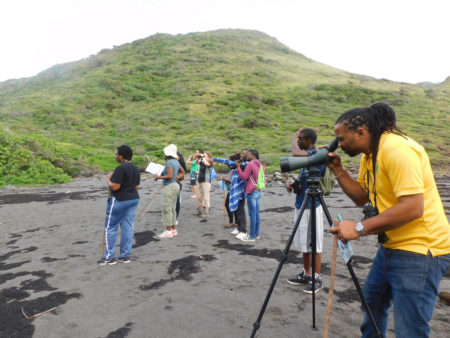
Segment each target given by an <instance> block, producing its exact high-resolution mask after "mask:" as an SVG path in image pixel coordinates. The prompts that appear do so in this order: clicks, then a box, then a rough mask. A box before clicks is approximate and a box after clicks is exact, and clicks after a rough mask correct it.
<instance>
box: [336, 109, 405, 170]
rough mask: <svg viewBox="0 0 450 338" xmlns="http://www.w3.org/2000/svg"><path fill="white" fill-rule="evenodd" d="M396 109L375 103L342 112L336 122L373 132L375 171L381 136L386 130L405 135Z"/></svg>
mask: <svg viewBox="0 0 450 338" xmlns="http://www.w3.org/2000/svg"><path fill="white" fill-rule="evenodd" d="M396 121H397V118H396V117H395V112H394V110H393V109H392V108H391V107H390V106H389V105H387V104H386V103H375V104H373V105H371V106H370V107H362V108H354V109H350V110H348V111H346V112H345V113H344V114H342V115H341V116H340V117H339V118H338V119H337V120H336V123H335V124H340V123H342V124H344V125H345V126H346V127H347V128H348V129H350V130H356V129H357V128H358V127H363V126H364V127H366V128H367V129H368V131H369V133H370V134H371V136H372V137H371V140H370V152H371V153H372V163H373V173H375V166H376V161H377V154H378V146H379V144H380V137H381V135H382V134H383V133H384V132H385V131H389V132H394V133H395V132H396V133H397V134H400V135H403V136H405V135H406V134H405V133H403V132H402V131H401V130H400V129H399V128H398V126H397V124H396Z"/></svg>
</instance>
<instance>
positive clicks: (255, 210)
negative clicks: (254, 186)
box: [246, 190, 261, 238]
mask: <svg viewBox="0 0 450 338" xmlns="http://www.w3.org/2000/svg"><path fill="white" fill-rule="evenodd" d="M246 198H247V206H248V216H249V217H250V236H249V237H250V238H255V237H256V236H258V235H259V228H260V225H261V220H260V217H259V201H260V199H261V191H260V190H255V191H254V192H252V193H251V194H249V195H247V196H246Z"/></svg>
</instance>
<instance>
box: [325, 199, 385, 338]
mask: <svg viewBox="0 0 450 338" xmlns="http://www.w3.org/2000/svg"><path fill="white" fill-rule="evenodd" d="M319 200H320V203H321V204H322V208H323V210H324V212H325V215H326V217H327V220H328V223H330V227H331V226H332V225H333V220H332V218H331V215H330V212H329V211H328V208H327V205H326V204H325V201H324V199H323V196H322V194H319ZM347 268H348V271H349V272H350V275H351V276H352V280H353V283H354V284H355V287H356V291H358V294H359V298H361V303H362V305H363V307H364V310H365V311H366V313H367V316H368V317H369V320H370V323H371V324H372V327H373V329H374V331H375V334H376V336H377V337H383V335H382V334H381V332H380V330H379V329H378V326H377V323H376V322H375V319H374V318H373V315H372V312H371V311H370V308H369V306H368V305H367V302H366V299H365V298H364V294H363V293H362V290H361V286H360V285H359V281H358V278H356V275H355V271H353V266H352V260H351V259H350V260H349V261H348V262H347Z"/></svg>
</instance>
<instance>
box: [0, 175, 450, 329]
mask: <svg viewBox="0 0 450 338" xmlns="http://www.w3.org/2000/svg"><path fill="white" fill-rule="evenodd" d="M437 181H438V187H439V190H440V193H441V197H442V200H443V202H444V205H445V211H446V213H447V216H449V214H450V189H449V187H450V177H449V176H440V177H439V178H438V180H437ZM142 183H143V184H142V189H141V190H140V195H141V202H140V205H139V208H138V212H137V215H138V217H139V216H140V215H141V213H142V212H143V210H144V208H145V207H146V206H147V205H148V203H149V201H150V200H152V198H153V197H154V196H155V193H156V192H157V191H158V190H159V187H160V184H161V183H160V182H158V183H155V182H154V181H153V180H152V179H151V178H150V177H149V176H146V175H145V174H143V182H142ZM106 195H107V191H106V184H105V178H104V177H103V176H97V177H91V178H79V179H76V180H74V181H73V182H71V183H68V184H62V185H55V186H49V187H37V188H29V187H24V188H14V187H5V188H3V189H1V190H0V210H1V212H0V223H1V224H0V227H1V233H0V247H1V252H0V270H1V275H0V318H1V320H0V337H46V338H48V337H249V336H250V334H251V332H252V329H253V323H254V322H255V321H256V319H257V317H258V314H259V311H260V309H261V306H262V304H263V301H264V298H265V296H266V293H267V291H268V289H269V286H270V283H271V281H272V278H273V276H274V274H275V270H276V268H277V266H278V260H279V258H280V256H281V253H282V252H283V250H284V247H285V244H286V241H287V239H288V237H289V235H290V233H291V231H292V227H293V205H294V195H292V194H291V195H289V194H288V193H287V192H286V190H285V188H284V185H283V184H282V183H280V182H272V183H271V184H269V185H268V186H267V188H266V190H265V192H264V193H263V197H262V199H261V222H262V225H261V232H262V234H261V236H262V238H261V239H260V240H258V241H256V243H250V244H246V243H243V242H241V241H239V240H237V239H235V238H234V236H232V235H231V234H230V231H231V229H225V228H224V212H223V209H222V208H220V207H221V206H222V204H223V194H222V191H221V190H220V189H219V187H218V185H217V184H214V185H213V189H212V192H211V199H212V203H211V204H212V208H211V215H210V218H209V220H208V222H206V223H201V222H199V221H200V218H199V217H198V216H196V215H194V213H195V212H194V211H195V207H196V201H195V200H193V199H191V198H190V196H191V190H190V186H189V183H188V181H185V184H184V187H183V190H182V199H183V201H182V203H183V206H182V210H181V214H180V218H179V223H180V224H179V227H178V231H179V235H178V236H177V237H174V238H171V239H159V238H158V237H157V235H158V234H159V233H161V232H162V230H163V226H162V224H161V195H158V196H156V198H155V199H154V200H153V203H152V204H151V205H150V208H149V209H148V212H147V213H145V215H143V218H142V221H141V222H140V223H138V224H136V225H135V237H136V238H135V244H134V249H133V253H132V256H131V259H132V262H131V263H129V264H116V265H114V266H99V265H98V264H97V260H98V259H99V258H100V255H101V247H102V234H103V223H104V217H105V206H106ZM325 201H326V203H327V206H328V208H329V210H330V212H331V215H332V216H333V217H335V216H336V214H337V213H338V212H340V213H341V214H342V217H343V218H344V219H357V218H362V212H361V209H360V208H356V207H354V205H353V203H352V202H351V201H350V200H349V199H348V198H347V197H346V196H345V195H344V194H343V193H342V190H340V189H339V188H338V187H335V189H334V190H333V192H332V194H331V195H330V196H327V197H325ZM227 223H228V221H227ZM326 228H328V227H327V226H326ZM351 244H352V247H353V250H354V253H355V256H354V264H353V267H354V270H355V273H356V275H357V277H358V279H359V281H360V283H361V285H362V284H363V283H364V279H365V277H366V276H367V273H368V270H369V268H370V265H371V259H372V257H373V256H374V254H375V252H376V249H377V244H376V237H375V236H368V237H364V238H362V239H359V240H356V241H353V242H352V243H351ZM331 252H332V236H331V234H330V233H329V232H328V230H327V231H326V232H325V238H324V254H323V266H322V277H323V280H324V288H323V289H322V290H321V291H320V292H318V293H317V294H316V312H315V315H316V328H315V329H314V328H312V327H311V324H312V307H311V298H312V297H311V295H308V294H305V293H303V291H302V287H295V286H292V285H289V284H287V283H286V279H287V278H288V277H291V276H292V275H294V274H296V273H298V272H299V268H300V263H301V254H300V253H299V252H298V251H297V250H296V248H295V247H292V248H291V251H290V253H289V256H288V259H287V261H286V263H285V264H284V266H283V269H282V270H281V274H280V277H279V279H278V283H277V284H276V286H275V289H274V292H273V294H272V296H271V299H270V302H269V304H268V307H267V310H266V312H265V314H264V317H263V319H262V322H261V328H260V329H259V330H258V333H257V337H303V336H309V337H322V336H323V329H324V322H325V315H326V309H327V302H328V291H329V289H328V286H329V279H330V270H331ZM441 290H442V291H444V290H446V291H450V271H449V272H447V274H446V276H445V277H444V279H443V281H442V283H441ZM52 308H54V310H52V311H50V312H47V313H45V314H42V315H40V316H38V317H36V318H30V319H27V318H26V317H25V316H28V317H31V316H33V315H35V314H39V313H41V312H43V311H46V310H49V309H52ZM449 313H450V307H449V306H447V305H445V304H444V303H443V302H441V301H439V299H438V300H437V301H436V306H435V311H434V315H433V319H432V321H431V327H432V333H431V336H432V337H449V336H450V316H449ZM392 317H393V316H392V314H391V316H390V323H389V332H388V336H389V337H393V336H394V333H393V318H392ZM361 321H362V310H361V306H360V302H359V297H358V294H357V292H356V289H355V287H354V285H353V283H352V279H351V276H350V274H349V272H348V270H347V268H346V266H345V265H344V263H343V260H342V257H341V256H340V254H339V253H338V257H337V272H336V282H335V292H334V303H333V311H332V313H331V321H330V330H329V336H330V337H357V336H359V325H360V323H361Z"/></svg>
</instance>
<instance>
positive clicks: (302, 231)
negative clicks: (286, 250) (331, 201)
mask: <svg viewBox="0 0 450 338" xmlns="http://www.w3.org/2000/svg"><path fill="white" fill-rule="evenodd" d="M299 214H300V209H297V208H295V212H294V224H295V220H296V219H297V216H298V215H299ZM310 216H311V209H305V211H304V212H303V216H302V219H301V220H300V224H299V226H298V228H297V232H296V233H295V236H294V245H295V247H296V248H298V249H300V251H301V252H312V246H311V228H310V226H309V218H310ZM322 247H323V215H322V206H321V205H319V206H318V207H317V208H316V252H317V253H320V252H322Z"/></svg>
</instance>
